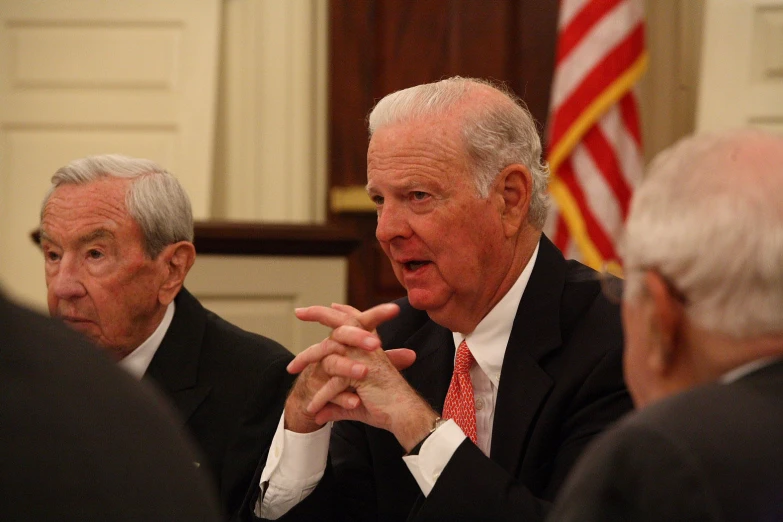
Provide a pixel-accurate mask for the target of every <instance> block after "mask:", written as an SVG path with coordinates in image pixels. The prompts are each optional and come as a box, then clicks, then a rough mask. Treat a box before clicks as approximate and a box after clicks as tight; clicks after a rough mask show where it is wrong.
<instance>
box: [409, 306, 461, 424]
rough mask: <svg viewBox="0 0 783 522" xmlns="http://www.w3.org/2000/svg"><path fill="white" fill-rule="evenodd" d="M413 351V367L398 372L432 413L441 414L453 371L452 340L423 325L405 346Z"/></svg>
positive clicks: (444, 331)
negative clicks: (410, 384)
mask: <svg viewBox="0 0 783 522" xmlns="http://www.w3.org/2000/svg"><path fill="white" fill-rule="evenodd" d="M405 346H409V347H411V348H413V349H415V350H416V363H415V364H414V365H413V366H411V367H410V368H408V369H407V370H404V371H403V372H402V374H403V376H404V377H405V378H406V379H407V380H408V381H409V382H411V383H413V384H414V386H415V388H416V390H417V391H418V392H419V394H420V395H421V396H422V397H424V398H425V399H426V400H427V402H429V404H430V406H432V408H433V409H434V410H435V411H438V412H442V411H443V403H444V402H445V400H446V393H447V392H448V389H449V384H450V383H451V374H452V372H453V369H454V338H453V336H452V334H451V332H450V331H449V330H448V329H446V328H443V327H442V326H440V325H438V324H436V323H434V322H433V321H427V322H426V323H425V325H424V326H423V327H422V328H421V329H419V330H418V331H417V332H416V333H415V334H413V335H412V336H411V337H410V339H408V341H407V342H406V343H405Z"/></svg>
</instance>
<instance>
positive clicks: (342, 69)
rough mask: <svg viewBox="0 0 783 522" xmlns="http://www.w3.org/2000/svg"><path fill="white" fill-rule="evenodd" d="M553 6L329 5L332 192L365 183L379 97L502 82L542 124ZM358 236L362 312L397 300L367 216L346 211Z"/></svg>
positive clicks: (468, 2) (354, 292) (510, 2)
mask: <svg viewBox="0 0 783 522" xmlns="http://www.w3.org/2000/svg"><path fill="white" fill-rule="evenodd" d="M557 9H558V0H491V1H475V0H331V1H330V5H329V22H330V27H329V40H330V42H329V56H330V58H329V60H330V64H329V68H330V69H329V185H330V187H354V188H357V189H358V190H360V187H362V186H364V184H365V183H366V161H367V130H366V116H367V113H368V112H369V111H370V109H371V108H372V106H373V104H374V103H375V101H376V100H378V99H380V98H381V97H383V96H385V95H386V94H388V93H390V92H393V91H396V90H398V89H402V88H405V87H409V86H412V85H416V84H420V83H427V82H431V81H436V80H439V79H441V78H444V77H448V76H453V75H461V76H474V77H483V78H491V79H494V80H497V81H502V82H505V83H506V84H507V85H508V86H509V87H510V88H511V89H512V90H513V91H514V92H515V93H517V94H518V95H519V96H520V97H522V98H523V99H524V100H525V101H526V102H527V104H528V107H529V108H530V110H531V112H532V113H533V116H534V117H535V118H536V120H537V121H538V122H539V123H540V124H541V129H542V132H543V128H544V127H543V125H544V123H545V118H546V115H547V107H548V104H549V90H550V85H551V82H552V72H553V67H554V52H555V38H556V26H557ZM330 217H331V219H333V220H336V221H338V222H339V221H348V222H351V224H352V225H354V226H356V227H357V229H359V230H362V231H363V233H364V235H365V240H364V246H363V247H362V248H361V249H359V250H358V251H356V252H355V253H354V254H353V255H352V256H351V260H350V265H349V266H350V269H349V270H350V279H349V301H350V302H351V304H353V305H354V306H357V307H359V308H366V307H367V306H370V305H373V304H377V303H379V302H383V301H386V300H389V299H392V298H395V297H399V296H400V295H403V294H404V291H403V290H402V288H401V287H400V286H399V284H397V283H396V282H395V281H396V280H395V279H394V276H393V274H392V272H391V269H390V267H389V263H388V261H387V260H386V259H385V256H384V255H383V253H382V252H381V250H380V248H378V245H377V241H376V240H375V237H374V221H375V218H374V215H373V214H372V213H369V214H368V213H361V212H358V213H343V212H335V211H334V209H332V211H331V214H330Z"/></svg>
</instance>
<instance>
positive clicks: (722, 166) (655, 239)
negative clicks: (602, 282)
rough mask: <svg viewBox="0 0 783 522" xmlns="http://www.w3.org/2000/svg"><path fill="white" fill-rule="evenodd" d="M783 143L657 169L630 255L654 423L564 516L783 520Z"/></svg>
mask: <svg viewBox="0 0 783 522" xmlns="http://www.w3.org/2000/svg"><path fill="white" fill-rule="evenodd" d="M782 198H783V138H781V137H778V136H773V135H770V134H765V133H763V132H760V131H749V130H748V131H733V132H729V133H724V134H719V135H705V136H699V137H694V138H689V139H686V140H684V141H682V142H680V143H678V144H677V145H675V146H674V147H673V148H671V149H670V150H668V151H665V152H664V153H661V155H660V156H659V157H658V158H657V159H656V160H655V161H653V163H652V164H651V166H650V168H649V170H648V174H647V177H646V178H645V181H644V183H643V184H642V186H641V187H640V188H639V190H638V191H637V193H636V194H635V195H634V199H633V202H632V204H631V210H630V214H629V216H628V223H627V237H626V243H625V246H624V249H623V250H624V256H625V271H626V276H627V283H626V288H625V292H624V295H623V322H624V326H625V329H626V336H627V337H626V359H625V361H626V362H625V372H626V379H627V381H628V386H629V389H630V391H631V394H632V396H633V399H634V402H635V403H636V405H637V406H638V407H640V408H643V409H642V410H641V411H639V412H638V413H636V414H634V415H631V416H629V417H628V418H627V419H625V420H623V422H621V423H619V424H618V425H617V427H616V428H613V429H612V430H611V431H610V432H609V433H607V434H606V435H605V436H604V437H602V438H601V439H599V440H598V441H597V442H596V444H595V445H594V446H593V447H591V448H590V450H589V451H587V452H586V454H585V458H584V460H583V461H581V462H580V464H579V465H578V466H577V468H576V470H575V473H574V476H573V477H572V479H570V480H569V482H568V485H567V486H566V487H565V488H564V491H563V495H562V498H560V500H559V501H558V505H557V508H556V510H555V512H554V513H552V518H551V520H552V521H553V522H554V521H557V522H562V521H566V522H568V521H595V522H598V521H602V522H604V521H607V522H613V521H617V522H619V521H621V520H623V521H624V520H634V521H642V522H644V521H653V520H656V521H657V520H704V521H708V520H714V521H719V520H721V521H724V520H742V521H747V522H762V521H771V520H783V444H781V440H782V439H783V205H781V201H783V199H782Z"/></svg>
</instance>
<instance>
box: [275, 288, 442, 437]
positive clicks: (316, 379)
mask: <svg viewBox="0 0 783 522" xmlns="http://www.w3.org/2000/svg"><path fill="white" fill-rule="evenodd" d="M399 310H400V309H399V307H398V306H397V305H395V304H391V303H387V304H382V305H378V306H376V307H373V308H370V309H369V310H366V311H364V312H360V311H359V310H356V309H355V308H353V307H350V306H347V305H341V304H333V305H332V306H331V307H326V306H310V307H307V308H298V309H297V310H296V316H297V318H299V319H300V320H302V321H310V322H318V323H320V324H322V325H324V326H327V327H329V328H332V333H331V334H330V336H329V337H328V338H326V339H324V340H323V341H321V342H320V343H318V344H314V345H312V346H310V347H309V348H307V349H306V350H304V351H303V352H302V353H300V354H299V355H297V356H296V357H295V358H294V360H293V361H292V362H291V363H290V364H289V365H288V371H289V372H290V373H293V374H299V377H298V378H297V380H296V383H295V384H294V387H293V389H292V391H291V393H290V394H289V396H288V400H287V401H286V406H285V427H286V429H288V430H291V431H295V432H299V433H309V432H313V431H315V430H317V429H319V428H320V427H321V426H322V425H323V424H325V423H326V422H329V421H337V420H355V421H360V422H363V423H365V424H368V425H371V426H375V427H376V428H381V429H385V430H387V431H390V432H391V433H392V434H394V436H395V437H396V438H397V440H398V441H399V442H400V444H401V445H402V446H403V448H405V450H406V451H409V450H410V449H411V448H413V447H414V446H415V445H416V444H417V443H418V442H419V441H420V440H422V439H423V438H424V437H425V436H426V435H427V433H429V430H430V429H431V427H432V425H433V423H434V421H435V419H436V418H437V417H438V414H437V413H436V412H435V411H434V410H433V409H432V408H431V407H430V406H429V404H428V403H427V402H426V401H425V400H424V399H423V398H421V397H420V396H419V394H418V393H417V392H416V391H415V390H414V389H413V388H412V387H411V386H410V384H408V382H407V381H406V380H405V378H404V377H403V376H402V375H401V374H400V370H404V369H405V368H407V367H409V366H410V365H411V364H413V362H414V361H415V359H416V354H415V352H413V351H412V350H409V349H406V348H399V349H393V350H387V351H384V350H383V349H382V348H381V341H380V338H379V337H378V335H377V334H376V333H375V329H376V328H377V327H378V326H379V325H380V324H382V323H384V322H385V321H388V320H390V319H392V318H394V317H396V316H397V314H398V313H399Z"/></svg>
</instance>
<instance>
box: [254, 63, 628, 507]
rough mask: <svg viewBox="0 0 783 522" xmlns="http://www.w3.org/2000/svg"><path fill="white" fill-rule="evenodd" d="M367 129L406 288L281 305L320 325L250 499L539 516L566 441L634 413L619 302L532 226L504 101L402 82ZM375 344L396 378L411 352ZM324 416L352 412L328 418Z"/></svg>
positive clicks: (382, 207) (384, 231)
mask: <svg viewBox="0 0 783 522" xmlns="http://www.w3.org/2000/svg"><path fill="white" fill-rule="evenodd" d="M370 133H371V140H370V145H369V150H368V160H367V180H368V183H367V191H368V193H369V195H370V197H371V198H372V200H373V201H374V202H375V204H376V207H377V212H378V225H377V229H376V236H377V238H378V240H379V242H380V244H381V247H382V248H383V250H384V252H385V253H386V255H387V256H388V257H389V259H390V261H391V263H392V267H393V268H394V272H395V274H396V275H397V278H398V279H399V280H400V282H401V283H402V284H403V285H404V286H405V288H406V290H407V294H408V297H407V298H406V299H403V300H401V301H399V302H397V303H396V304H386V305H381V306H379V307H376V308H374V309H370V310H368V311H366V312H364V313H361V314H360V313H359V312H358V311H356V310H352V309H350V308H348V307H345V306H341V305H335V306H332V307H329V308H327V307H311V308H307V309H302V310H299V311H297V315H298V317H300V318H301V319H304V320H313V321H319V322H321V323H323V324H326V325H328V326H330V327H332V328H335V330H334V331H333V333H332V335H331V337H330V339H329V340H327V341H325V342H323V343H321V344H319V345H315V346H313V347H311V348H310V349H308V350H306V351H305V352H304V353H303V354H302V356H301V357H299V358H298V359H297V360H295V361H294V363H293V364H292V365H291V366H289V371H292V372H300V371H302V370H303V371H302V374H301V375H300V376H299V378H298V380H297V383H296V384H295V387H294V390H293V391H292V393H291V395H290V396H289V398H288V401H287V403H286V408H285V414H284V416H283V419H282V420H281V426H280V427H279V428H278V433H277V434H276V436H275V437H276V439H275V442H274V443H273V447H272V450H271V451H270V454H269V458H268V459H267V460H266V461H265V463H264V464H265V466H264V467H263V471H262V472H261V473H260V474H259V479H260V480H259V484H260V490H259V491H258V492H257V495H256V496H257V497H258V499H256V498H253V499H252V505H251V508H252V509H254V510H255V514H256V515H257V516H261V517H264V518H267V519H275V518H279V517H280V516H283V515H285V518H286V520H322V521H323V520H336V521H345V520H383V521H403V520H428V521H433V520H443V521H454V520H477V521H478V520H481V521H494V520H527V521H534V520H541V519H543V517H544V516H545V513H546V511H547V509H548V505H549V502H550V501H551V500H552V499H553V498H554V496H555V493H556V492H557V491H558V489H559V487H560V485H561V483H562V481H563V479H564V477H565V476H566V474H567V473H568V471H569V470H570V468H571V465H572V464H573V462H574V460H575V459H576V458H577V456H578V455H579V454H580V453H581V451H582V448H584V446H585V445H586V444H587V443H588V442H589V441H590V440H591V439H592V438H593V437H594V436H595V435H596V434H597V433H599V432H600V431H601V430H603V429H604V428H605V427H606V426H607V425H608V424H609V423H611V422H612V421H614V420H615V419H617V418H618V417H619V416H621V415H622V414H623V413H625V412H626V411H628V410H629V408H630V400H629V398H628V395H627V392H626V389H625V386H624V384H623V381H622V375H621V348H622V336H621V327H620V318H619V310H618V307H617V306H616V305H612V304H611V303H610V302H609V301H607V300H606V299H605V298H604V297H603V295H602V294H601V291H600V285H599V282H598V279H597V278H596V277H595V276H596V274H595V273H594V272H593V271H591V270H589V269H588V268H586V267H584V266H582V265H580V264H578V263H575V262H566V261H565V260H564V259H563V257H562V255H561V254H560V252H559V251H558V250H557V249H556V248H555V247H554V246H553V245H552V243H550V242H549V240H548V239H546V238H545V237H543V235H542V233H541V228H542V225H543V223H544V219H545V217H546V213H547V199H546V185H547V177H548V173H547V169H546V167H545V166H544V165H543V164H542V163H541V143H540V140H539V137H538V134H537V131H536V126H535V124H534V122H533V120H532V118H531V116H530V114H529V113H528V112H527V110H526V109H525V108H524V107H523V105H522V104H521V102H519V101H518V100H517V99H515V98H514V97H513V96H512V95H510V94H508V93H505V92H503V91H501V90H500V89H498V88H495V87H493V86H492V85H489V84H488V83H486V82H483V81H477V80H471V79H464V78H451V79H448V80H443V81H441V82H437V83H433V84H428V85H420V86H417V87H413V88H410V89H405V90H403V91H399V92H396V93H393V94H390V95H389V96H387V97H385V98H384V99H383V100H381V101H380V102H379V103H378V104H377V106H376V107H375V109H374V110H373V111H372V114H371V115H370ZM397 314H399V315H398V316H397V317H394V316H395V315H397ZM381 323H383V324H381ZM379 324H380V327H379V328H378V335H379V337H380V341H379V340H378V338H376V337H375V336H374V335H372V334H371V333H370V332H369V331H372V330H373V329H374V328H375V327H376V326H377V325H379ZM381 342H382V344H383V347H384V348H392V349H393V348H400V347H403V348H408V349H410V350H412V352H414V353H415V362H414V363H413V364H412V365H410V366H409V367H408V368H407V369H406V370H404V371H403V372H402V373H400V372H399V371H397V369H396V368H395V367H405V366H407V365H409V364H410V363H411V359H413V353H411V352H384V351H383V350H381V349H379V346H380V344H381ZM392 354H393V355H394V356H393V357H392ZM340 419H348V420H352V421H353V422H348V421H344V422H338V423H336V424H334V427H333V428H332V425H331V423H326V422H327V421H331V420H340ZM324 423H326V425H325V426H323V427H322V425H323V424H324ZM327 450H328V466H327ZM303 498H304V500H303V501H301V499H303Z"/></svg>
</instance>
